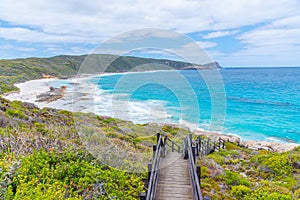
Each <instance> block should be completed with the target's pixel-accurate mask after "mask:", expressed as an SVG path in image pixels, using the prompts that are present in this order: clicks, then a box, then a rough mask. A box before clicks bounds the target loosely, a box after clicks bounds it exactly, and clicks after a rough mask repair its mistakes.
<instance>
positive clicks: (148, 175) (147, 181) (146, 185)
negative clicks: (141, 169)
mask: <svg viewBox="0 0 300 200" xmlns="http://www.w3.org/2000/svg"><path fill="white" fill-rule="evenodd" d="M151 170H152V163H151V162H150V163H148V174H147V180H146V183H145V188H147V189H148V188H149V181H150V177H151Z"/></svg>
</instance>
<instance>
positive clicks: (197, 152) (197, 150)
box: [196, 141, 199, 156]
mask: <svg viewBox="0 0 300 200" xmlns="http://www.w3.org/2000/svg"><path fill="white" fill-rule="evenodd" d="M196 156H199V143H198V141H197V142H196Z"/></svg>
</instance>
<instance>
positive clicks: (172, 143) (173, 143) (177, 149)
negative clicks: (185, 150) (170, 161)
mask: <svg viewBox="0 0 300 200" xmlns="http://www.w3.org/2000/svg"><path fill="white" fill-rule="evenodd" d="M166 138H167V140H166V144H167V145H168V146H169V147H171V148H172V152H174V150H176V151H177V152H178V153H180V152H181V146H180V145H179V144H177V143H176V142H174V141H173V140H171V139H170V138H168V137H167V136H166ZM168 141H169V142H171V145H170V144H169V143H168ZM175 146H176V147H177V148H175Z"/></svg>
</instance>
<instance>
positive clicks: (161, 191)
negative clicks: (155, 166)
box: [156, 152, 193, 200]
mask: <svg viewBox="0 0 300 200" xmlns="http://www.w3.org/2000/svg"><path fill="white" fill-rule="evenodd" d="M156 199H157V200H172V199H174V200H189V199H193V196H192V188H191V183H190V178H189V173H188V161H187V160H184V159H183V158H182V156H181V154H179V153H177V152H170V153H168V154H167V155H166V157H165V158H163V159H162V162H161V169H160V175H159V179H158V185H157V192H156Z"/></svg>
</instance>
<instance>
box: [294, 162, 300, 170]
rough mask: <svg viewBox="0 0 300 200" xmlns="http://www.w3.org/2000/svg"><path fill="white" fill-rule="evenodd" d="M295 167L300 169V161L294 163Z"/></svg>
mask: <svg viewBox="0 0 300 200" xmlns="http://www.w3.org/2000/svg"><path fill="white" fill-rule="evenodd" d="M293 167H295V168H296V169H300V161H296V162H294V163H293Z"/></svg>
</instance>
